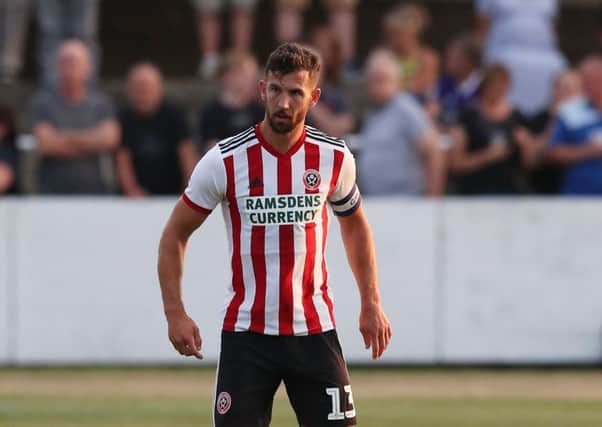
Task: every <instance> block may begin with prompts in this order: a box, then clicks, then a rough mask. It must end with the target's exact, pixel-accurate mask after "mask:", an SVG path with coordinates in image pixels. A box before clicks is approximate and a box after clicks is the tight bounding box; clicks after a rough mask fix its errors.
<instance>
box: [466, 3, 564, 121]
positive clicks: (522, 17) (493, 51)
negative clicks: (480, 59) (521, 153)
mask: <svg viewBox="0 0 602 427" xmlns="http://www.w3.org/2000/svg"><path fill="white" fill-rule="evenodd" d="M476 8H477V13H478V14H479V18H478V26H479V32H480V35H481V37H482V38H483V39H484V40H486V42H485V62H486V63H488V64H494V63H500V64H504V65H505V66H506V67H507V68H508V69H509V70H510V75H511V79H512V87H511V89H510V101H511V103H512V105H514V106H515V107H516V108H517V109H518V110H519V111H520V112H521V113H522V114H523V115H524V116H527V117H530V116H534V115H536V114H538V113H540V112H541V111H543V110H545V109H546V108H547V105H548V103H549V102H550V95H551V91H552V85H553V81H554V78H555V77H556V76H557V75H558V73H559V72H560V71H562V70H563V69H564V68H566V60H565V58H564V57H563V56H562V54H561V53H560V51H559V50H558V47H557V46H556V34H555V31H554V19H555V17H556V14H557V12H558V2H557V0H538V1H520V0H476Z"/></svg>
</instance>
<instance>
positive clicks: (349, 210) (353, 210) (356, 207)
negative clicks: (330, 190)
mask: <svg viewBox="0 0 602 427" xmlns="http://www.w3.org/2000/svg"><path fill="white" fill-rule="evenodd" d="M361 205H362V198H361V197H360V198H359V199H358V200H357V202H356V203H355V205H353V206H352V207H351V208H349V209H347V210H346V211H342V212H339V211H335V210H334V209H333V211H332V212H333V213H334V214H335V216H349V215H351V214H352V213H354V212H355V211H356V210H358V208H359V207H360V206H361Z"/></svg>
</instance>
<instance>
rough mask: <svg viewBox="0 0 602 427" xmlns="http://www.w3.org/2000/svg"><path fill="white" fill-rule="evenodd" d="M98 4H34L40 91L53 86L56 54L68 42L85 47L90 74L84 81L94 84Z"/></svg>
mask: <svg viewBox="0 0 602 427" xmlns="http://www.w3.org/2000/svg"><path fill="white" fill-rule="evenodd" d="M99 1H100V0H37V21H38V27H39V37H38V61H39V63H40V70H41V81H42V85H43V87H45V88H52V87H54V86H56V84H57V76H56V64H55V60H56V57H57V51H58V49H59V46H61V45H62V43H63V42H64V41H65V40H68V39H78V40H81V41H82V42H83V43H84V44H85V45H86V46H87V48H88V51H89V52H90V54H89V56H90V58H91V72H90V73H89V76H88V78H89V79H91V80H92V81H94V80H95V78H96V73H97V71H98V68H99V49H98V7H99Z"/></svg>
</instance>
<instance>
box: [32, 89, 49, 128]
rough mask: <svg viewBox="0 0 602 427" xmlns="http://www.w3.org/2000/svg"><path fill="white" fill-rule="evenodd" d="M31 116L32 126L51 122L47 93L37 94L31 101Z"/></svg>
mask: <svg viewBox="0 0 602 427" xmlns="http://www.w3.org/2000/svg"><path fill="white" fill-rule="evenodd" d="M30 117H31V124H32V126H36V125H37V124H39V123H44V122H49V123H50V122H51V115H50V103H49V102H48V97H47V96H46V95H45V94H42V93H39V94H37V95H36V96H35V97H34V98H33V101H32V103H31V109H30Z"/></svg>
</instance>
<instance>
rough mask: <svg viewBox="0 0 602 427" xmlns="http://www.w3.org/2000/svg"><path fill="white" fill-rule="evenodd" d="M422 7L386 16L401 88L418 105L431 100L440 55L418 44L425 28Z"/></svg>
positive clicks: (405, 5) (399, 9)
mask: <svg viewBox="0 0 602 427" xmlns="http://www.w3.org/2000/svg"><path fill="white" fill-rule="evenodd" d="M428 19H429V17H428V13H427V11H426V9H424V8H423V7H422V6H418V5H415V4H408V3H403V4H401V5H398V6H397V7H395V8H394V9H393V10H392V11H391V12H389V13H388V14H387V15H386V16H385V36H386V42H387V46H388V47H389V48H390V49H391V50H392V51H393V52H394V53H395V55H397V57H398V58H399V63H400V65H401V70H402V77H401V78H402V79H403V80H402V87H403V88H405V89H406V90H407V91H409V92H410V93H412V94H413V95H414V96H415V97H416V98H417V99H418V101H420V103H421V104H424V105H427V104H429V103H430V102H431V101H433V99H434V91H435V85H436V83H437V77H438V73H439V55H438V54H437V53H436V52H435V51H434V50H433V49H431V48H430V47H428V46H424V45H423V44H422V41H421V40H420V38H421V36H422V33H423V32H424V30H425V29H426V27H427V26H428Z"/></svg>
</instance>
